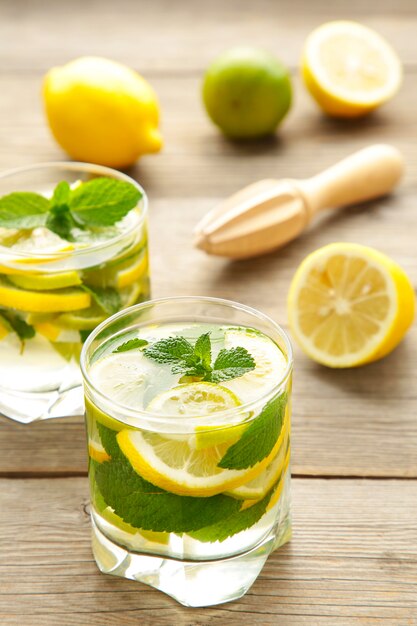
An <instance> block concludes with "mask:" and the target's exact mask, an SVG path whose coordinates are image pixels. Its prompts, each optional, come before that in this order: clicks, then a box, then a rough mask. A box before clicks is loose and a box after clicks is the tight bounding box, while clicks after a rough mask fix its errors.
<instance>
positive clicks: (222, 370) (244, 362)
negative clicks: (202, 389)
mask: <svg viewBox="0 0 417 626" xmlns="http://www.w3.org/2000/svg"><path fill="white" fill-rule="evenodd" d="M254 368H255V361H254V359H253V357H252V356H251V355H250V354H249V352H248V351H247V350H246V348H242V347H241V346H238V347H236V348H230V350H225V349H223V350H220V352H219V354H218V355H217V358H216V360H215V362H214V365H213V371H212V372H211V373H210V374H209V375H208V377H206V378H205V380H210V381H211V382H213V383H220V382H222V381H223V380H230V379H231V378H238V377H239V376H243V374H246V373H247V372H250V371H251V370H253V369H254Z"/></svg>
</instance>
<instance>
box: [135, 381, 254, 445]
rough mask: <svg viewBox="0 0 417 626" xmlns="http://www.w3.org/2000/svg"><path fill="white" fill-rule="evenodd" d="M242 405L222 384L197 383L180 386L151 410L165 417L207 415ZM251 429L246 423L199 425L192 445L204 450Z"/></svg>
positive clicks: (156, 400)
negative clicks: (248, 428)
mask: <svg viewBox="0 0 417 626" xmlns="http://www.w3.org/2000/svg"><path fill="white" fill-rule="evenodd" d="M240 404H241V402H240V400H239V398H238V397H237V396H236V395H235V394H234V393H233V392H232V391H230V390H229V389H226V388H225V387H223V386H222V385H216V384H214V383H208V382H195V383H190V384H184V385H179V386H178V387H174V388H173V389H169V390H168V391H165V392H163V393H160V394H159V395H158V396H156V397H155V398H154V399H153V400H152V402H151V403H150V404H149V405H148V407H147V410H148V411H151V412H152V413H160V414H161V415H176V416H178V417H186V416H193V417H195V416H202V417H204V416H207V415H210V414H212V413H216V412H218V411H227V410H228V409H233V408H235V407H237V406H239V405H240ZM246 428H247V425H246V424H236V425H235V426H230V425H229V426H228V425H225V426H223V425H215V426H201V427H200V426H197V427H196V428H195V433H196V434H195V436H193V435H190V438H189V445H190V446H191V447H194V448H195V449H196V450H202V449H203V448H208V447H210V446H214V445H217V444H220V443H224V442H225V441H228V442H229V444H230V443H233V442H235V441H237V440H238V439H239V438H240V436H241V435H242V433H243V431H244V430H245V429H246Z"/></svg>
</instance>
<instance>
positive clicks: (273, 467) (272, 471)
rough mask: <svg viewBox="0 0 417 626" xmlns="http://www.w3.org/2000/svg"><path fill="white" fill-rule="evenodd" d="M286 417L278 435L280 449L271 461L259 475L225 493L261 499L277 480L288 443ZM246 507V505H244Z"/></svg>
mask: <svg viewBox="0 0 417 626" xmlns="http://www.w3.org/2000/svg"><path fill="white" fill-rule="evenodd" d="M287 424H288V418H287V419H286V423H285V424H284V426H283V428H282V431H281V435H280V438H279V439H280V450H279V452H278V454H277V455H276V457H275V458H274V459H273V460H272V461H271V463H270V464H269V465H268V467H266V468H265V471H264V472H262V474H261V475H260V476H258V477H257V478H254V479H253V480H251V481H250V482H248V483H245V484H244V485H241V486H240V487H236V488H235V489H231V490H229V491H227V492H226V495H228V496H232V497H233V498H237V499H238V500H261V499H262V498H263V497H264V496H265V495H266V494H267V493H268V491H269V490H270V489H271V488H272V486H273V485H274V484H275V483H276V482H277V480H278V478H279V477H280V476H281V474H282V473H283V468H284V463H285V457H286V452H287V443H288V438H287V434H288V426H287ZM245 508H246V507H245Z"/></svg>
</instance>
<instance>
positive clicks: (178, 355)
mask: <svg viewBox="0 0 417 626" xmlns="http://www.w3.org/2000/svg"><path fill="white" fill-rule="evenodd" d="M143 353H144V355H145V356H147V357H148V358H149V359H152V360H153V361H156V362H157V363H172V364H173V365H174V366H176V367H178V368H180V369H177V370H176V371H182V370H183V369H184V368H186V367H187V365H189V366H192V365H193V354H194V349H193V346H192V345H191V343H190V342H189V341H187V340H186V339H185V338H184V337H168V338H167V339H161V340H160V341H157V342H156V343H153V344H152V345H151V346H149V348H145V350H144V351H143Z"/></svg>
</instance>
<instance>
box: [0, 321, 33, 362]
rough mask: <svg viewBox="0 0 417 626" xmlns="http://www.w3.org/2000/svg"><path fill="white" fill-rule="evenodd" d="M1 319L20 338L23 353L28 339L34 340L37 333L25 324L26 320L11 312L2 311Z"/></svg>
mask: <svg viewBox="0 0 417 626" xmlns="http://www.w3.org/2000/svg"><path fill="white" fill-rule="evenodd" d="M0 319H1V320H2V321H3V323H4V324H6V325H8V326H9V328H10V329H11V330H13V331H14V332H15V333H16V335H17V336H18V337H19V339H20V352H21V353H23V350H24V348H25V341H26V339H32V337H34V336H35V335H36V331H35V329H34V328H33V326H30V324H28V323H27V322H25V320H23V319H22V318H21V317H19V316H18V315H16V313H12V312H11V311H2V312H1V315H0Z"/></svg>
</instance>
